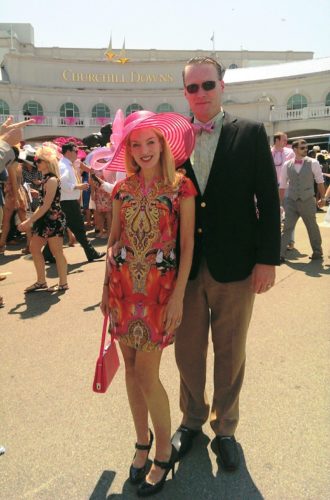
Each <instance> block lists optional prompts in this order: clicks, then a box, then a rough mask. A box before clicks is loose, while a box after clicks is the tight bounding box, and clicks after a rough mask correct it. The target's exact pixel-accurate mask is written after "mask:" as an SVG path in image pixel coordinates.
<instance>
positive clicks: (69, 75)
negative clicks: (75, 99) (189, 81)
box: [62, 69, 174, 83]
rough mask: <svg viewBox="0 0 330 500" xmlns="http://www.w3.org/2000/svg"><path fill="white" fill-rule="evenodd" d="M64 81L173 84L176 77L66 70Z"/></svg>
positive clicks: (168, 74) (161, 74) (162, 74)
mask: <svg viewBox="0 0 330 500" xmlns="http://www.w3.org/2000/svg"><path fill="white" fill-rule="evenodd" d="M62 79H63V80H65V81H66V82H77V83H172V82H174V76H173V75H172V74H171V73H138V72H137V71H130V72H128V73H80V72H76V71H71V70H69V69H65V70H64V71H63V73H62Z"/></svg>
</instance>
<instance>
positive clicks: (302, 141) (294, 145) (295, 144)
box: [292, 139, 307, 149]
mask: <svg viewBox="0 0 330 500" xmlns="http://www.w3.org/2000/svg"><path fill="white" fill-rule="evenodd" d="M301 144H307V142H306V141H305V139H296V140H295V141H293V143H292V149H297V148H299V146H301Z"/></svg>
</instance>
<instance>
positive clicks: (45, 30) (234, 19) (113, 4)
mask: <svg viewBox="0 0 330 500" xmlns="http://www.w3.org/2000/svg"><path fill="white" fill-rule="evenodd" d="M329 20H330V0H313V1H312V2H311V3H309V2H308V3H307V2H306V0H305V2H303V1H301V0H272V1H269V0H231V1H228V0H227V1H226V2H224V1H223V0H139V1H137V0H117V1H113V0H97V1H94V2H93V1H91V0H56V1H55V2H49V0H8V1H6V0H3V1H2V5H1V14H0V22H1V23H30V24H32V26H33V27H34V42H35V46H37V47H76V48H105V47H108V44H109V40H110V36H111V34H112V47H113V48H114V49H120V48H122V46H123V42H124V39H125V46H126V49H158V50H161V49H164V50H166V49H167V50H180V49H181V50H196V49H201V50H210V51H212V48H213V42H212V41H211V37H212V34H213V33H214V47H215V50H219V51H221V50H241V49H244V50H265V51H268V50H269V51H274V50H280V51H282V50H284V51H285V50H294V51H311V52H314V57H329V56H330V25H329Z"/></svg>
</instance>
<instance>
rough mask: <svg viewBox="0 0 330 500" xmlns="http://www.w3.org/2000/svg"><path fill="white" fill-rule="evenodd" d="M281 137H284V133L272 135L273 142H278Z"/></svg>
mask: <svg viewBox="0 0 330 500" xmlns="http://www.w3.org/2000/svg"><path fill="white" fill-rule="evenodd" d="M283 135H286V134H285V132H276V134H274V142H276V141H280V140H281V137H283Z"/></svg>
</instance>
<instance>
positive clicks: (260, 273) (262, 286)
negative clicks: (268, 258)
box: [251, 264, 275, 293]
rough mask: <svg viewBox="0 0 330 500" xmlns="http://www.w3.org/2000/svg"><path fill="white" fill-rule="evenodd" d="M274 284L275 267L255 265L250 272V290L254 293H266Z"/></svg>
mask: <svg viewBox="0 0 330 500" xmlns="http://www.w3.org/2000/svg"><path fill="white" fill-rule="evenodd" d="M274 283H275V266H270V265H268V264H256V265H255V266H254V268H253V271H252V283H251V285H252V290H253V292H254V293H264V292H268V290H270V289H271V288H272V286H274Z"/></svg>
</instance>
